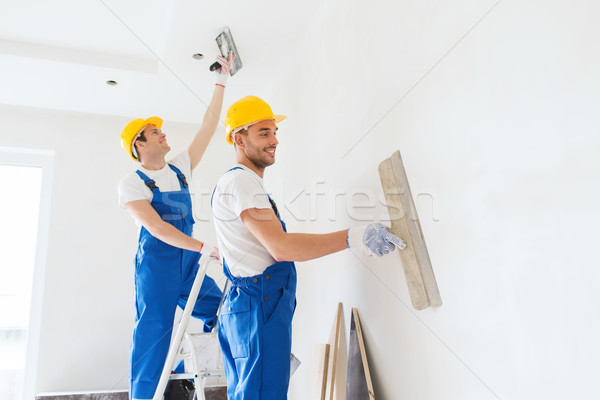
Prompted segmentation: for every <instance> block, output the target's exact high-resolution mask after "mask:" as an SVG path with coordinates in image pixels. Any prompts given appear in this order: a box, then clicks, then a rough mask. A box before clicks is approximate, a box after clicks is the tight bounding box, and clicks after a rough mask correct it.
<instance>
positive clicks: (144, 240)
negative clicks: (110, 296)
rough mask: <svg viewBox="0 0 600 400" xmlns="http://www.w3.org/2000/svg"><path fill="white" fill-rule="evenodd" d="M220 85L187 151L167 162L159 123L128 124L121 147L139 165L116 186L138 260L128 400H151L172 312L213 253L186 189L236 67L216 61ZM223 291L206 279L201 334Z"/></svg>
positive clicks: (199, 307) (198, 311)
mask: <svg viewBox="0 0 600 400" xmlns="http://www.w3.org/2000/svg"><path fill="white" fill-rule="evenodd" d="M218 62H219V63H220V65H221V67H220V68H219V69H217V83H216V86H215V90H214V93H213V97H212V100H211V102H210V104H209V106H208V110H207V111H206V114H205V115H204V120H203V122H202V126H201V127H200V130H199V131H198V133H196V135H195V136H194V138H193V139H192V142H191V144H190V145H189V147H188V148H187V149H186V150H185V151H183V152H181V153H179V154H177V155H176V156H175V157H173V158H171V159H169V160H168V161H167V160H166V159H165V156H166V155H167V153H168V152H169V150H170V149H171V148H170V147H169V144H168V143H167V137H166V134H165V133H164V132H163V131H162V130H161V129H162V123H163V121H162V120H161V119H160V118H158V117H150V118H146V119H144V118H139V119H134V120H133V121H131V122H129V123H128V124H127V125H126V126H125V128H124V129H123V131H122V132H121V146H122V147H123V149H124V150H125V152H126V153H127V154H128V155H129V156H131V157H132V158H133V159H134V160H135V161H138V162H139V163H140V165H139V166H138V169H137V170H136V171H135V172H132V173H130V174H129V175H127V176H126V177H125V178H123V179H122V180H121V181H120V182H119V204H120V206H121V207H123V208H125V209H126V210H127V211H129V212H130V214H131V215H132V216H133V218H134V219H135V221H136V223H137V224H138V226H139V227H140V236H139V243H138V250H137V254H136V257H135V286H136V287H135V295H136V317H135V329H134V334H133V342H132V345H131V364H130V366H131V371H130V398H132V399H151V398H153V397H154V392H155V390H156V387H157V385H158V381H159V378H160V373H161V370H162V367H163V364H164V363H165V358H166V356H167V352H168V348H169V342H170V338H171V330H172V328H173V318H174V316H175V310H176V309H177V306H178V305H179V306H181V307H184V306H185V302H186V299H187V295H188V294H189V293H190V289H191V287H192V284H193V282H194V278H195V277H196V273H197V272H198V261H199V259H200V257H201V253H200V252H201V251H202V252H203V254H205V255H206V256H208V253H210V252H211V251H212V249H211V248H210V246H206V245H205V244H204V242H202V241H199V240H196V239H194V238H193V237H192V225H193V224H194V218H193V213H192V201H191V197H190V192H189V187H188V184H189V182H190V180H191V178H192V171H193V170H194V168H196V166H197V165H198V163H199V162H200V159H201V158H202V155H203V154H204V152H205V150H206V148H207V146H208V144H209V142H210V139H211V138H212V136H213V135H214V133H215V131H216V129H217V125H218V122H219V116H220V114H221V108H222V104H223V94H224V90H225V83H226V80H227V77H228V75H229V69H230V68H231V64H232V62H233V54H232V55H230V56H229V57H228V58H227V59H225V58H223V57H218ZM221 295H222V293H221V291H220V290H219V288H218V287H217V285H216V283H215V282H214V280H213V279H212V278H210V277H208V276H206V277H205V278H204V282H203V284H202V287H201V289H200V294H199V296H198V299H199V300H198V301H197V302H196V305H195V307H194V312H193V315H194V316H195V317H196V318H200V319H202V320H203V321H204V329H205V331H210V330H211V329H212V327H213V325H214V324H215V320H216V312H217V308H218V306H219V302H220V300H221Z"/></svg>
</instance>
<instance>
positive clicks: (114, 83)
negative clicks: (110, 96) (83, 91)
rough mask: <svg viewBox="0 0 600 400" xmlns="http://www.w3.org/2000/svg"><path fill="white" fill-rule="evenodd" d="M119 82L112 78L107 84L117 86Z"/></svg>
mask: <svg viewBox="0 0 600 400" xmlns="http://www.w3.org/2000/svg"><path fill="white" fill-rule="evenodd" d="M117 83H118V82H117V81H112V80H110V81H106V84H107V85H108V86H117Z"/></svg>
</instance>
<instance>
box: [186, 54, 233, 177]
mask: <svg viewBox="0 0 600 400" xmlns="http://www.w3.org/2000/svg"><path fill="white" fill-rule="evenodd" d="M233 58H234V56H233V53H231V54H230V55H229V58H228V59H224V58H223V57H220V56H219V57H217V61H218V62H219V64H221V68H219V69H218V70H217V72H216V73H217V84H216V85H215V91H214V92H213V96H212V99H211V100H210V104H209V105H208V109H207V110H206V113H205V114H204V119H203V120H202V126H201V127H200V129H199V130H198V132H197V133H196V135H195V136H194V139H193V140H192V143H191V144H190V147H188V153H189V155H190V162H191V166H192V171H193V170H194V168H196V166H197V165H198V163H200V160H201V159H202V156H203V155H204V152H205V151H206V148H207V147H208V144H209V143H210V140H211V139H212V137H213V135H214V134H215V132H216V131H217V126H218V125H219V117H220V116H221V109H222V108H223V95H224V94H225V82H226V81H227V77H228V76H229V70H230V69H231V65H232V63H233Z"/></svg>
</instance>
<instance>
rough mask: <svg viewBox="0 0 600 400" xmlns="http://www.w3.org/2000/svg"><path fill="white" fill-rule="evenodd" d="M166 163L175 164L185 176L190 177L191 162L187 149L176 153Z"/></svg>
mask: <svg viewBox="0 0 600 400" xmlns="http://www.w3.org/2000/svg"><path fill="white" fill-rule="evenodd" d="M168 163H169V164H171V165H174V166H176V167H177V168H178V169H179V170H180V171H181V172H182V173H183V174H184V175H185V176H186V178H190V179H191V178H192V162H191V161H190V153H188V151H187V150H185V151H182V152H181V153H178V154H177V155H176V156H175V157H173V158H171V159H170V160H169V161H168Z"/></svg>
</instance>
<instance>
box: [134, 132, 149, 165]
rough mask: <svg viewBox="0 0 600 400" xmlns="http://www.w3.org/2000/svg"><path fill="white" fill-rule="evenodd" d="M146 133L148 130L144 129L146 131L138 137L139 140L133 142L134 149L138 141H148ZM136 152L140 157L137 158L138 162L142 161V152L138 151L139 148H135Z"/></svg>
mask: <svg viewBox="0 0 600 400" xmlns="http://www.w3.org/2000/svg"><path fill="white" fill-rule="evenodd" d="M145 131H146V128H145V127H144V129H143V130H142V133H140V136H138V138H137V139H135V141H134V142H133V146H134V147H135V143H136V142H137V141H138V140H139V141H140V142H145V141H146V140H147V139H146V136H145V135H146V132H145ZM135 152H136V154H137V155H138V156H137V160H138V161H140V159H141V157H140V151H139V150H138V148H137V147H135Z"/></svg>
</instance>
